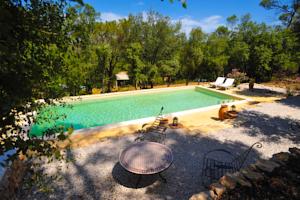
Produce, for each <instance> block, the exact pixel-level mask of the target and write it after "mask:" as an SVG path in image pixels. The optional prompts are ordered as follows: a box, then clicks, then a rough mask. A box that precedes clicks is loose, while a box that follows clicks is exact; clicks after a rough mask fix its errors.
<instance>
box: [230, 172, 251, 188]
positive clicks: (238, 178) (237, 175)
mask: <svg viewBox="0 0 300 200" xmlns="http://www.w3.org/2000/svg"><path fill="white" fill-rule="evenodd" d="M227 176H229V177H230V178H232V179H233V180H235V181H236V182H237V183H238V184H239V185H241V186H245V187H252V185H251V183H250V182H249V181H247V180H246V179H245V178H244V176H243V175H241V174H240V173H239V172H235V173H233V174H227Z"/></svg>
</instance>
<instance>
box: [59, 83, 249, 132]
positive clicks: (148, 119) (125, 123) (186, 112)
mask: <svg viewBox="0 0 300 200" xmlns="http://www.w3.org/2000/svg"><path fill="white" fill-rule="evenodd" d="M192 88H195V89H196V88H200V89H204V90H208V91H212V92H216V93H221V94H223V95H227V96H230V97H233V98H235V99H238V100H237V101H234V102H229V103H226V104H227V105H229V106H231V105H233V104H234V105H240V104H245V103H247V102H249V101H251V98H245V97H243V96H240V95H236V94H229V93H227V92H226V91H220V90H217V89H213V88H207V87H203V86H195V85H193V86H180V87H170V88H157V89H144V90H136V91H126V92H115V93H107V94H96V95H83V96H76V97H67V98H64V99H63V101H65V102H66V103H70V102H74V100H77V99H80V100H92V99H105V98H109V97H115V96H123V95H132V94H147V93H155V92H162V91H170V90H183V89H192ZM220 105H221V104H217V105H212V106H207V107H203V108H196V109H190V110H184V111H179V112H174V113H169V114H165V115H164V117H166V118H169V119H172V118H173V117H175V116H176V117H178V116H184V115H189V114H193V113H198V112H204V111H209V110H213V109H217V108H219V107H220ZM155 117H156V116H151V117H146V118H140V119H135V120H129V121H123V122H118V123H113V124H107V125H104V126H95V127H91V128H83V129H77V130H74V131H73V133H72V136H75V135H78V134H84V135H86V136H87V135H89V134H94V133H95V132H98V133H99V131H104V130H108V129H113V128H119V127H120V128H121V127H125V126H129V125H141V124H144V123H148V122H151V121H153V120H154V119H155Z"/></svg>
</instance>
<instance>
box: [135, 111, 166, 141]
mask: <svg viewBox="0 0 300 200" xmlns="http://www.w3.org/2000/svg"><path fill="white" fill-rule="evenodd" d="M163 109H164V107H161V109H160V112H159V114H158V115H157V117H156V118H155V120H154V122H152V123H146V124H143V125H142V129H140V130H138V134H139V136H138V137H137V138H135V140H134V141H145V140H147V141H152V142H161V143H164V140H165V138H166V134H165V132H166V130H167V126H166V125H163V124H162V123H161V121H162V119H163V115H162V111H163Z"/></svg>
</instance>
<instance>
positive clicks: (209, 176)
mask: <svg viewBox="0 0 300 200" xmlns="http://www.w3.org/2000/svg"><path fill="white" fill-rule="evenodd" d="M254 146H255V147H257V148H261V147H262V144H261V143H260V142H256V143H254V144H252V145H251V147H249V148H248V149H247V150H246V151H244V152H243V153H242V154H240V155H239V156H237V157H234V156H233V154H232V153H231V152H229V151H227V150H225V149H215V150H212V151H208V152H206V153H205V154H204V157H203V163H202V183H203V185H206V183H208V184H210V183H212V182H213V181H216V180H218V179H220V178H221V177H222V176H223V175H225V174H226V173H234V172H237V171H239V170H240V169H241V168H242V167H243V165H244V163H245V161H246V159H247V157H248V155H249V153H250V152H251V150H252V149H253V147H254ZM225 159H226V161H225Z"/></svg>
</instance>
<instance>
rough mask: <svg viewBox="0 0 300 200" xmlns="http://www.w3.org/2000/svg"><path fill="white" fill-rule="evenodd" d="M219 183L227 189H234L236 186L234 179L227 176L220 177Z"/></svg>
mask: <svg viewBox="0 0 300 200" xmlns="http://www.w3.org/2000/svg"><path fill="white" fill-rule="evenodd" d="M219 182H220V183H221V184H222V185H223V186H225V187H226V188H228V189H234V188H235V186H236V184H237V182H236V180H235V179H233V178H232V177H230V176H227V175H225V176H222V177H221V178H220V180H219Z"/></svg>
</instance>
